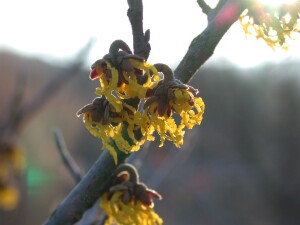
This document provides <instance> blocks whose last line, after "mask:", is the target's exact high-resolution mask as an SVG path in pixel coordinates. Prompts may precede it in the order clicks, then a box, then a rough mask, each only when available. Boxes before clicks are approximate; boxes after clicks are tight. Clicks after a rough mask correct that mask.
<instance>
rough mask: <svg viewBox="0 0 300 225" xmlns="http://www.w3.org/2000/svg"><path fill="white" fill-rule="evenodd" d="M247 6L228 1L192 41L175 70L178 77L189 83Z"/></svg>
mask: <svg viewBox="0 0 300 225" xmlns="http://www.w3.org/2000/svg"><path fill="white" fill-rule="evenodd" d="M245 8H246V5H245V4H244V2H243V1H234V0H228V1H227V2H226V4H225V5H224V6H223V7H222V8H221V9H220V10H219V11H218V13H216V16H215V17H214V18H213V20H212V21H210V22H209V24H208V25H207V27H206V29H205V30H204V31H203V32H202V33H201V34H199V35H198V36H197V37H195V38H194V40H193V41H192V42H191V44H190V46H189V49H188V51H187V53H186V54H185V56H184V57H183V59H182V60H181V62H180V63H179V65H178V66H177V68H176V69H175V71H174V72H175V76H176V78H177V79H179V80H181V81H182V82H183V83H187V82H188V81H189V80H190V79H191V78H192V77H193V75H194V74H195V73H196V72H197V70H198V69H199V68H200V67H201V66H202V65H203V64H204V63H205V62H206V60H207V59H209V58H210V57H211V56H212V54H213V53H214V50H215V48H216V46H217V45H218V43H219V41H220V40H221V39H222V38H223V36H224V34H225V33H226V32H227V30H228V29H229V28H230V27H231V25H232V24H233V23H234V22H235V21H236V20H237V19H238V18H239V16H240V14H241V13H242V12H243V11H244V9H245Z"/></svg>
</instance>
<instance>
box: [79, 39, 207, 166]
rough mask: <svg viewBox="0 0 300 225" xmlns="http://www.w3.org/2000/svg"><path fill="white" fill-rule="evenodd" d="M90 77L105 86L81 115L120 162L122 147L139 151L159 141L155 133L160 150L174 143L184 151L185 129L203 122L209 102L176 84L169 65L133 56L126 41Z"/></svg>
mask: <svg viewBox="0 0 300 225" xmlns="http://www.w3.org/2000/svg"><path fill="white" fill-rule="evenodd" d="M90 78H91V79H92V80H94V79H98V80H99V82H100V86H99V87H98V88H96V92H95V93H96V94H97V95H98V96H99V97H97V98H95V99H94V101H93V102H92V103H91V104H88V105H86V106H84V107H83V108H81V109H80V110H79V111H78V112H77V115H78V116H80V115H81V114H83V121H84V123H85V126H86V128H87V129H88V130H89V131H90V133H91V134H93V135H94V136H96V137H98V138H100V139H102V143H103V148H106V149H108V150H109V151H110V153H111V155H112V156H113V158H114V160H115V162H116V163H117V152H116V148H117V149H119V150H120V151H122V152H125V153H130V152H133V151H137V150H139V149H140V146H141V145H142V144H143V143H144V142H145V141H147V140H149V141H153V140H154V139H155V138H154V136H153V134H154V132H157V133H158V134H159V135H160V139H161V144H160V146H162V145H163V144H164V141H165V140H169V141H172V142H173V143H174V144H175V145H176V146H177V147H179V146H180V145H182V144H183V136H184V128H185V127H187V128H189V129H191V128H192V127H193V126H194V125H196V124H200V123H201V120H202V115H203V112H204V103H203V101H202V99H201V98H197V97H195V95H196V94H197V93H198V90H196V89H194V88H193V87H191V86H188V85H185V84H183V83H181V82H180V81H179V80H176V79H175V78H174V75H173V72H172V70H171V69H170V68H169V67H168V66H167V65H164V64H155V65H151V64H149V63H147V62H146V61H144V59H142V58H141V57H139V56H137V55H134V54H132V52H131V50H130V48H129V47H128V45H127V44H126V43H125V42H123V41H121V40H117V41H115V42H113V43H112V45H111V47H110V49H109V53H108V54H106V55H105V56H104V57H103V58H102V59H100V60H97V61H96V62H95V63H94V64H93V65H92V66H91V73H90ZM142 104H144V107H141V106H140V105H142ZM175 114H178V115H179V117H180V122H178V121H175V119H174V115H175Z"/></svg>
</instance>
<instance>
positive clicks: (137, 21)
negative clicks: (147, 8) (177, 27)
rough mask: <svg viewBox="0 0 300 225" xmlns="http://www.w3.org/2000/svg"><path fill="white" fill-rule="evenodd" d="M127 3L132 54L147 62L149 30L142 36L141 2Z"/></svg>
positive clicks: (136, 0)
mask: <svg viewBox="0 0 300 225" xmlns="http://www.w3.org/2000/svg"><path fill="white" fill-rule="evenodd" d="M127 2H128V6H129V9H128V11H127V16H128V18H129V21H130V24H131V28H132V36H133V49H134V54H136V55H140V56H142V57H143V58H144V59H146V60H147V59H148V57H149V54H150V50H151V46H150V44H149V40H150V30H147V31H146V32H145V34H144V29H143V2H142V0H127Z"/></svg>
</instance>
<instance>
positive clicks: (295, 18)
mask: <svg viewBox="0 0 300 225" xmlns="http://www.w3.org/2000/svg"><path fill="white" fill-rule="evenodd" d="M299 13H300V1H298V0H297V1H295V2H294V3H284V4H282V5H280V6H279V7H272V6H270V5H265V4H262V3H260V2H259V1H254V3H253V4H252V5H251V7H249V8H248V9H247V10H245V12H244V13H243V14H242V15H241V16H240V19H239V20H240V23H241V25H242V27H243V30H244V31H245V33H246V35H253V36H255V37H256V38H257V39H260V38H261V39H263V40H264V41H265V42H266V43H267V45H269V46H270V47H271V48H274V47H281V48H283V49H287V48H288V44H287V40H288V39H293V38H294V36H295V34H297V33H299V32H300V22H299Z"/></svg>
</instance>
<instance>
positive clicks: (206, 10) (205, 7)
mask: <svg viewBox="0 0 300 225" xmlns="http://www.w3.org/2000/svg"><path fill="white" fill-rule="evenodd" d="M197 3H198V5H199V6H200V8H201V9H202V12H203V13H205V14H206V15H208V14H209V13H210V12H211V10H212V9H211V8H210V6H209V5H207V4H206V2H205V1H204V0H197Z"/></svg>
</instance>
